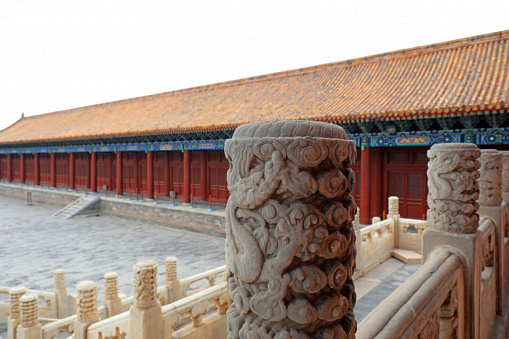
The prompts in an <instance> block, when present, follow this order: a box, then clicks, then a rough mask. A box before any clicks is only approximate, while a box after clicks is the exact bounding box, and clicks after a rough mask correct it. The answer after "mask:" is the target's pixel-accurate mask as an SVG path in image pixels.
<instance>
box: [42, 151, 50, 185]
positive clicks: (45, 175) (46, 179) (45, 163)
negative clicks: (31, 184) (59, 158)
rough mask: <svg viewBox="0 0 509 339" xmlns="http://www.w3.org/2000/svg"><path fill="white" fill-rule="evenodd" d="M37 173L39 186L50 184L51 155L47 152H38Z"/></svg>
mask: <svg viewBox="0 0 509 339" xmlns="http://www.w3.org/2000/svg"><path fill="white" fill-rule="evenodd" d="M39 175H40V184H41V186H42V185H48V186H49V185H51V177H50V175H51V155H50V154H48V153H41V154H39Z"/></svg>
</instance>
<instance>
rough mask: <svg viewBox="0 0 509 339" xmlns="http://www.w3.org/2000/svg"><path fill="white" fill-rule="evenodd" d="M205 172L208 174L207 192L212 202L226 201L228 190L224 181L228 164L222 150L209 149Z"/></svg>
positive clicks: (228, 194)
mask: <svg viewBox="0 0 509 339" xmlns="http://www.w3.org/2000/svg"><path fill="white" fill-rule="evenodd" d="M207 153H208V154H207V155H208V159H207V160H208V161H207V173H208V176H209V178H208V179H209V180H208V182H209V194H210V197H211V200H212V202H217V203H223V204H224V203H226V202H227V201H228V197H229V196H230V192H229V191H228V187H227V183H226V172H228V168H229V167H230V164H229V162H228V160H227V159H226V157H225V156H224V152H223V151H209V152H207Z"/></svg>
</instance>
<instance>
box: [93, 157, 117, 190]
mask: <svg viewBox="0 0 509 339" xmlns="http://www.w3.org/2000/svg"><path fill="white" fill-rule="evenodd" d="M114 155H115V154H114V153H106V152H105V153H97V164H96V167H97V189H98V190H102V189H103V186H104V185H106V186H108V190H109V191H112V190H115V189H116V185H115V183H116V182H115V177H114V175H115V173H116V171H114V169H113V166H114V165H115V161H116V157H115V156H114Z"/></svg>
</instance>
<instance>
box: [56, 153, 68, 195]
mask: <svg viewBox="0 0 509 339" xmlns="http://www.w3.org/2000/svg"><path fill="white" fill-rule="evenodd" d="M55 158H56V165H57V167H56V174H57V186H64V187H68V186H69V154H67V153H57V154H55Z"/></svg>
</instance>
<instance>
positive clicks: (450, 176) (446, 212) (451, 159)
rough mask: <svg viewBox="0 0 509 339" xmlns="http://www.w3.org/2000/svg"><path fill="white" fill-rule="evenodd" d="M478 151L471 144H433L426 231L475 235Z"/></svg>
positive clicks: (429, 173)
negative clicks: (427, 226)
mask: <svg viewBox="0 0 509 339" xmlns="http://www.w3.org/2000/svg"><path fill="white" fill-rule="evenodd" d="M480 155H481V152H480V150H479V149H478V148H477V146H475V145H473V144H455V143H451V144H437V145H433V146H432V147H431V149H430V150H429V151H428V158H429V162H428V172H427V173H428V190H429V194H428V206H429V210H428V223H429V228H430V229H433V230H437V231H445V232H451V233H475V232H476V231H477V227H478V222H479V215H478V214H477V211H478V210H479V205H478V204H477V203H476V202H475V201H477V199H478V198H479V184H478V183H477V179H478V178H479V172H478V171H477V170H478V169H479V166H480V165H479V162H478V161H477V158H479V156H480Z"/></svg>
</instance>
